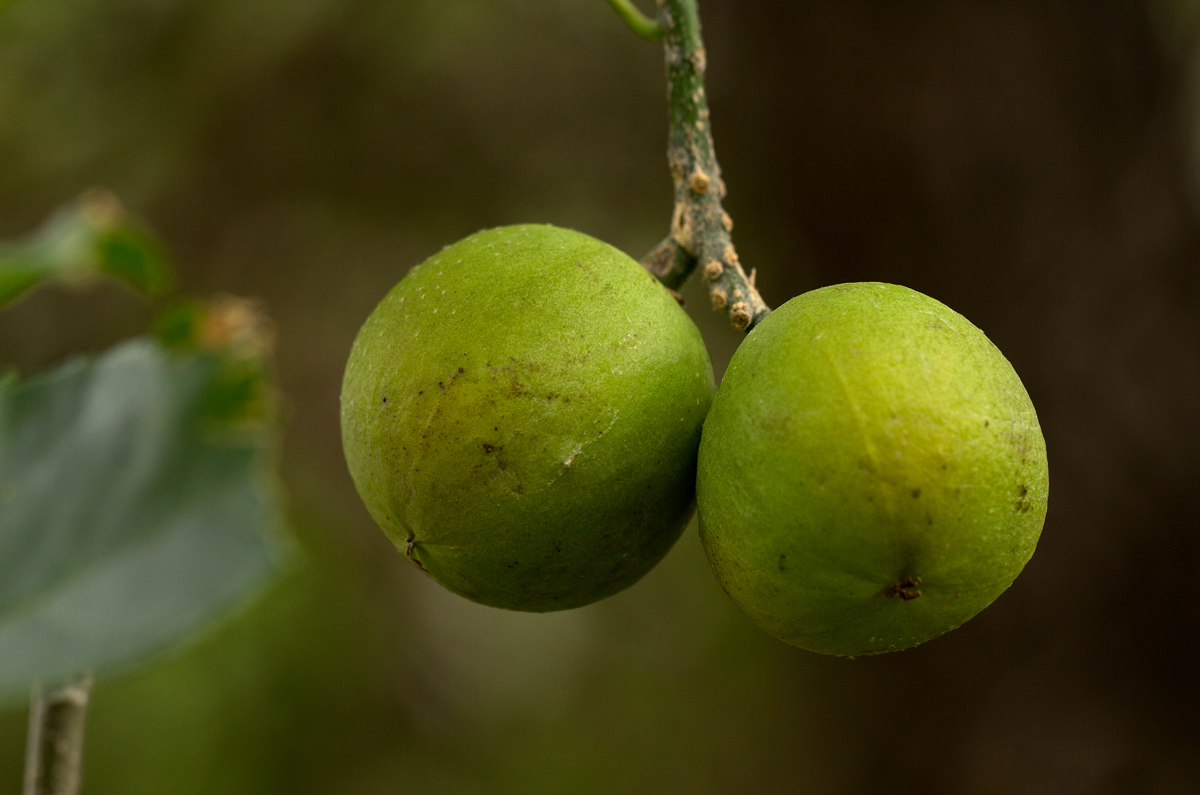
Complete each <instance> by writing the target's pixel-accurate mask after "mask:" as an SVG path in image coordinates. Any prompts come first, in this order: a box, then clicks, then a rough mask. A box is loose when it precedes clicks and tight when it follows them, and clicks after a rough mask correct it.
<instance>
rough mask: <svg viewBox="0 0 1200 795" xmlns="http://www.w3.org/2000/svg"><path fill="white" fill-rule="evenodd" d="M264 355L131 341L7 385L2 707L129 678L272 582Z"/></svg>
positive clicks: (274, 531) (0, 398)
mask: <svg viewBox="0 0 1200 795" xmlns="http://www.w3.org/2000/svg"><path fill="white" fill-rule="evenodd" d="M262 361H263V360H262V359H252V358H248V357H246V356H240V355H236V354H234V353H232V352H230V351H229V350H228V349H223V350H222V351H219V352H218V351H214V350H211V349H201V348H199V347H196V346H193V347H191V348H182V349H176V350H169V349H167V348H165V347H164V346H163V345H162V344H161V343H159V342H158V341H156V340H153V339H149V338H139V339H135V340H132V341H130V342H127V343H124V344H122V345H120V346H118V347H116V348H113V349H112V350H110V351H109V352H107V353H106V354H105V355H103V356H102V357H101V358H99V359H97V360H95V361H88V360H84V359H74V360H71V361H69V362H67V363H66V364H64V365H62V366H61V367H59V368H58V369H57V370H55V371H53V372H50V373H48V374H44V375H40V376H37V377H34V378H30V379H29V380H28V381H25V382H23V383H22V382H18V381H17V379H16V378H14V377H9V378H7V379H4V380H2V381H0V695H6V694H7V695H11V694H14V693H21V694H24V693H25V692H27V690H28V687H29V684H30V682H32V681H33V680H35V679H41V680H55V679H58V678H62V677H66V676H69V675H71V674H73V673H75V672H77V671H80V670H84V669H90V670H92V671H94V672H96V673H99V674H103V673H105V672H108V671H111V670H114V669H118V668H123V667H128V666H131V665H133V664H134V663H136V662H138V661H140V660H142V659H143V658H145V657H147V656H148V655H152V654H154V653H155V652H159V651H161V650H163V649H165V648H166V647H168V646H170V645H172V644H174V643H176V642H177V641H180V640H182V639H184V638H186V637H187V636H189V635H191V634H193V633H195V632H197V631H198V630H200V629H201V628H203V627H204V626H205V625H206V624H208V623H209V622H211V621H212V620H213V619H214V618H216V617H217V616H219V615H220V614H221V613H223V612H225V611H227V610H229V609H230V608H232V607H235V606H237V605H239V604H240V603H242V602H243V601H244V600H245V599H246V598H247V596H248V595H250V594H252V593H254V592H256V591H258V590H260V589H262V588H263V587H264V585H265V584H266V583H267V581H268V580H269V579H270V578H271V577H272V575H273V574H275V573H276V572H277V570H278V569H279V566H280V562H281V559H282V538H281V536H280V535H279V533H278V531H279V529H280V526H281V524H282V520H281V508H280V496H279V493H278V489H277V485H276V483H275V482H274V480H273V476H272V473H271V466H272V465H273V463H274V461H273V456H274V450H275V438H276V433H275V427H274V426H275V423H274V422H273V412H272V411H271V410H270V407H271V405H272V401H271V400H270V399H269V394H268V393H269V386H268V383H267V379H266V375H265V371H264V367H263V365H262Z"/></svg>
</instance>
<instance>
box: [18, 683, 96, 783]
mask: <svg viewBox="0 0 1200 795" xmlns="http://www.w3.org/2000/svg"><path fill="white" fill-rule="evenodd" d="M91 689H92V679H91V677H89V676H81V677H80V678H79V679H77V680H76V681H75V682H73V683H72V684H69V685H67V686H65V687H62V688H59V689H58V690H55V691H54V692H52V693H50V694H49V695H44V694H43V693H42V689H41V687H40V686H39V685H35V686H34V689H33V696H32V698H31V699H30V704H29V738H28V747H27V748H26V752H25V788H24V790H23V795H77V793H78V792H79V785H80V781H81V780H82V772H83V736H84V727H85V724H86V721H87V709H88V700H89V698H90V695H91Z"/></svg>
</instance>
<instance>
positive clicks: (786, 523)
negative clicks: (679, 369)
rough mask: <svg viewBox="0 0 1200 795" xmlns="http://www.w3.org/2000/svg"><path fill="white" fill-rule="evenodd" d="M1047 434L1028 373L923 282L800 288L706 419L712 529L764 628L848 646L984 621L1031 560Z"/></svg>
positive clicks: (704, 533)
mask: <svg viewBox="0 0 1200 795" xmlns="http://www.w3.org/2000/svg"><path fill="white" fill-rule="evenodd" d="M1047 490H1048V474H1047V465H1046V447H1045V442H1044V441H1043V439H1042V433H1041V429H1040V427H1039V424H1038V419H1037V415H1036V414H1035V413H1034V409H1033V405H1032V403H1031V402H1030V400H1029V396H1028V394H1027V393H1026V391H1025V388H1024V386H1023V385H1022V384H1021V381H1020V379H1019V378H1018V377H1017V374H1016V372H1014V370H1013V368H1012V366H1011V365H1010V364H1009V363H1008V361H1007V360H1006V359H1005V358H1004V356H1003V355H1002V354H1001V353H1000V351H999V350H998V349H997V348H996V347H995V346H994V345H992V343H991V342H989V341H988V339H987V338H986V337H985V336H984V334H983V332H981V331H980V330H979V329H978V328H976V327H975V326H973V325H972V324H971V323H970V322H969V321H967V320H966V319H965V318H963V317H962V316H961V315H959V314H958V313H956V312H954V311H953V310H951V309H949V308H947V307H946V306H944V305H942V304H941V303H939V302H937V301H935V300H934V299H932V298H929V297H927V296H925V295H922V294H920V293H917V292H914V291H913V290H909V289H907V288H904V287H898V286H895V285H889V284H875V283H871V284H844V285H837V286H834V287H826V288H823V289H820V290H815V291H813V292H810V293H806V294H805V295H802V296H799V297H798V298H794V299H792V300H791V301H789V302H788V303H786V304H784V305H783V306H782V307H780V308H779V309H777V310H775V311H774V312H773V313H772V314H771V315H769V316H768V317H767V318H766V319H765V320H764V321H763V322H762V323H760V324H759V325H758V326H757V327H756V328H755V329H754V330H753V331H752V332H751V333H750V335H749V336H748V337H747V338H746V340H745V341H744V342H743V343H742V345H741V347H740V348H739V349H738V351H737V353H736V354H735V355H734V357H733V360H732V362H731V363H730V366H729V369H728V371H727V372H726V374H725V376H724V378H723V380H722V382H721V387H720V389H719V390H718V392H717V395H716V397H715V398H714V400H713V407H712V410H711V412H710V413H709V416H708V419H707V420H706V421H705V425H704V435H703V440H702V442H701V445H700V463H699V476H698V483H697V495H698V500H699V506H700V535H701V540H702V542H703V544H704V547H705V550H706V552H707V554H708V559H709V562H710V563H711V564H712V567H713V569H714V571H715V572H716V574H717V577H718V579H719V580H720V582H721V584H722V586H723V587H724V589H725V590H726V592H727V593H729V595H730V596H731V597H732V598H733V600H734V601H735V602H736V603H737V604H738V606H739V607H741V608H742V610H743V611H745V612H746V613H747V614H748V615H749V616H750V617H751V619H753V620H754V621H755V622H756V623H757V624H758V625H759V626H760V627H762V628H763V629H764V630H766V631H767V632H769V633H771V634H772V635H775V636H776V637H778V638H781V639H782V640H784V641H787V642H788V643H791V644H794V645H796V646H801V647H803V648H806V649H810V650H812V651H818V652H823V653H827V654H838V655H848V656H854V655H860V654H877V653H881V652H887V651H896V650H899V649H905V648H909V647H911V646H915V645H917V644H918V643H922V642H924V641H926V640H929V639H930V638H933V637H936V636H938V635H941V634H942V633H944V632H947V631H949V630H951V629H954V628H955V627H957V626H959V625H961V624H962V623H963V622H964V621H966V620H967V619H969V618H971V617H972V616H974V615H975V614H977V613H978V612H979V611H980V610H982V609H983V608H985V607H986V606H987V605H989V604H990V603H991V602H992V601H993V600H994V599H996V597H998V596H999V595H1000V594H1001V593H1002V592H1003V591H1004V590H1005V589H1006V588H1008V586H1009V585H1010V584H1011V583H1012V582H1013V580H1014V579H1015V578H1016V576H1017V575H1018V574H1019V573H1020V572H1021V569H1022V568H1023V567H1024V566H1025V564H1026V562H1027V561H1028V560H1029V558H1030V556H1032V554H1033V551H1034V548H1035V546H1036V544H1037V541H1038V536H1039V535H1040V533H1041V529H1042V524H1043V522H1044V520H1045V516H1046V500H1047Z"/></svg>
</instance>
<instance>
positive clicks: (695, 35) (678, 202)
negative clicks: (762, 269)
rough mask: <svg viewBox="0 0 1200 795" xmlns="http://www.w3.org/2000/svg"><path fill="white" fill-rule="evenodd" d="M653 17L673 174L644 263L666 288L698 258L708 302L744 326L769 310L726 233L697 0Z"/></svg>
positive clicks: (666, 5) (674, 2)
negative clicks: (670, 206)
mask: <svg viewBox="0 0 1200 795" xmlns="http://www.w3.org/2000/svg"><path fill="white" fill-rule="evenodd" d="M658 2H659V19H658V24H659V26H661V28H662V30H663V34H664V35H663V40H664V45H665V48H666V60H667V83H668V97H669V104H670V138H669V143H668V147H667V162H668V165H669V166H670V168H671V177H672V178H673V179H674V181H675V212H674V216H673V218H672V221H671V233H670V234H669V235H668V236H667V238H666V239H665V240H663V241H662V242H661V243H659V244H658V245H657V246H656V247H655V248H654V250H653V251H651V252H650V253H649V254H647V255H646V256H645V257H643V258H642V263H643V264H644V265H645V266H646V267H647V268H648V269H649V270H650V272H651V273H653V274H654V275H655V276H657V277H658V279H659V280H660V281H662V283H663V284H665V285H666V286H667V287H669V288H671V289H676V288H678V287H679V286H680V285H682V284H683V283H684V282H685V281H686V280H687V278H688V276H690V275H691V273H692V271H693V270H695V268H696V266H697V265H700V266H701V274H702V275H703V278H704V281H705V284H706V286H707V288H708V293H709V296H710V297H711V299H712V302H713V307H714V308H716V309H719V310H721V311H723V312H725V313H726V314H727V315H728V316H729V320H730V322H731V323H732V324H733V326H734V328H736V329H739V330H742V331H750V330H751V329H752V328H754V327H755V326H756V325H757V324H758V323H759V322H760V321H761V320H762V319H763V318H764V317H766V316H767V314H768V313H769V312H770V311H771V310H770V309H769V308H768V307H767V305H766V304H765V303H764V302H763V300H762V297H761V296H760V295H759V294H758V290H757V289H755V286H754V276H755V274H754V273H753V272H752V273H751V275H750V276H749V277H747V276H746V272H745V271H744V270H743V269H742V265H741V262H740V261H739V260H738V255H737V251H736V250H735V249H734V247H733V239H732V237H731V235H730V233H731V232H732V231H733V220H732V219H731V218H730V217H729V215H728V214H727V213H726V212H725V210H724V209H723V208H722V207H721V200H722V199H723V198H724V197H725V182H724V181H723V180H722V179H721V167H720V166H719V165H718V164H717V157H716V154H715V151H714V148H713V138H712V126H711V124H710V123H709V111H708V98H707V96H706V94H705V92H704V72H705V68H706V66H707V56H706V53H705V50H704V41H703V39H702V38H701V35H700V12H699V10H698V9H697V7H696V0H658Z"/></svg>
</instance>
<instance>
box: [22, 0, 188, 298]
mask: <svg viewBox="0 0 1200 795" xmlns="http://www.w3.org/2000/svg"><path fill="white" fill-rule="evenodd" d="M0 1H2V0H0ZM101 275H104V276H109V277H111V278H115V279H117V280H119V281H123V282H125V283H126V284H128V285H130V286H132V287H133V288H134V289H136V290H139V291H141V292H143V293H146V294H147V295H152V296H158V295H162V294H164V293H165V292H166V291H167V290H169V289H170V287H171V282H172V278H171V268H170V265H169V264H168V261H167V255H166V253H165V251H164V249H163V247H162V245H161V244H160V243H159V242H158V240H157V238H155V237H154V235H153V234H151V233H150V231H149V230H148V229H146V228H145V227H144V226H143V225H142V223H141V222H140V221H138V220H137V219H135V218H134V217H133V216H131V215H130V214H129V213H128V211H126V210H125V208H124V207H122V206H121V203H120V202H119V201H118V200H117V198H116V197H115V196H113V195H112V194H110V193H108V192H106V191H101V190H92V191H89V192H88V193H85V194H84V195H83V196H82V197H81V198H80V199H79V200H78V201H76V202H75V203H74V204H71V205H69V206H68V207H66V208H64V209H62V210H60V211H59V212H58V213H56V214H55V215H53V216H51V217H50V219H49V220H48V221H46V223H45V224H44V225H43V226H42V227H41V229H39V230H38V231H37V232H35V233H34V234H33V235H32V236H31V237H29V238H28V239H26V240H24V241H22V242H18V243H5V244H0V307H3V306H4V305H5V304H7V303H10V302H12V301H14V300H16V299H17V298H19V297H20V296H22V295H24V294H25V293H26V292H28V291H29V290H30V289H32V288H33V287H35V286H37V285H38V284H40V283H42V282H45V281H47V280H50V279H59V280H63V281H68V282H86V281H88V280H90V279H94V278H96V277H97V276H101Z"/></svg>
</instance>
